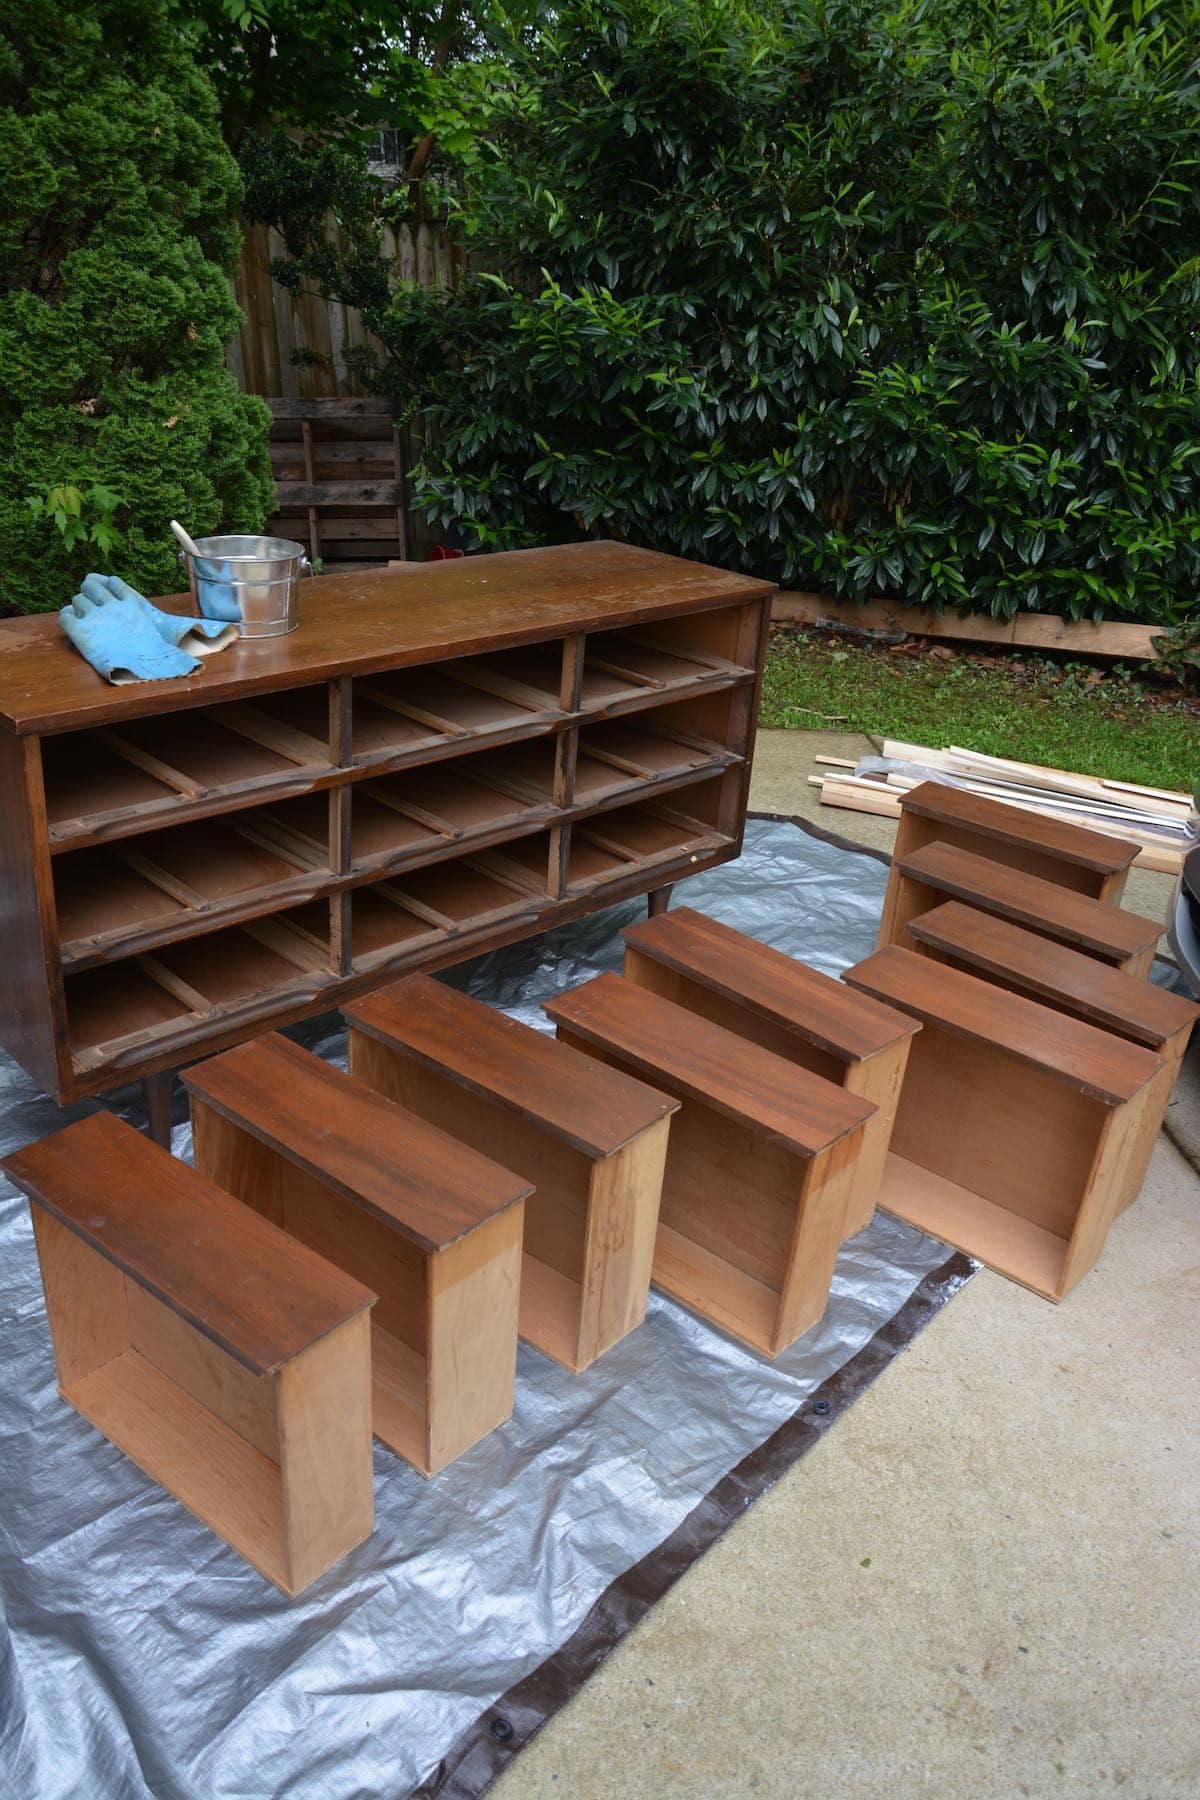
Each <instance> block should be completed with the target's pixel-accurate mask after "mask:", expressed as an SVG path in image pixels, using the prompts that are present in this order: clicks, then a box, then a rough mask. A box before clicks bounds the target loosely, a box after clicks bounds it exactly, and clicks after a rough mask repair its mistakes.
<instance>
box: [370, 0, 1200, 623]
mask: <svg viewBox="0 0 1200 1800" xmlns="http://www.w3.org/2000/svg"><path fill="white" fill-rule="evenodd" d="M1197 46H1200V6H1198V5H1197V4H1196V0H1176V3H1174V4H1170V5H1166V6H1164V7H1162V8H1161V10H1159V9H1156V8H1155V7H1153V6H1152V5H1151V4H1149V0H1123V3H1120V4H1118V0H1091V3H1090V4H1080V3H1078V0H1040V3H1039V4H1038V5H1036V6H1031V5H1030V4H1029V3H1028V0H987V3H986V4H985V3H984V0H890V3H889V4H880V3H879V0H826V3H824V4H821V3H820V0H779V4H777V6H776V7H775V8H774V9H766V8H764V7H762V6H756V5H753V4H750V3H749V0H669V3H666V0H563V4H561V5H559V6H557V7H556V8H555V11H554V14H553V16H552V17H551V18H550V19H549V22H548V23H546V24H545V26H544V27H543V29H542V31H541V32H540V34H539V35H538V36H537V37H536V39H535V40H533V41H531V42H528V43H526V44H522V43H520V42H514V45H513V46H512V49H511V52H510V54H511V57H512V59H513V69H512V73H511V75H510V76H509V78H508V79H507V81H506V82H505V83H504V84H503V85H502V86H501V87H499V88H498V89H497V92H496V94H495V97H494V104H495V107H496V112H495V117H494V122H493V128H492V130H491V132H490V134H489V141H488V144H487V146H485V149H488V150H490V154H485V155H476V156H475V157H474V158H473V159H472V162H471V165H470V168H469V171H468V183H467V192H466V198H465V202H464V217H465V219H466V222H467V226H468V228H469V229H470V231H471V232H472V234H473V241H474V244H475V247H476V249H477V251H478V252H480V253H482V256H483V258H484V260H485V261H486V263H487V265H488V266H490V267H491V268H493V269H502V270H503V271H504V276H503V278H500V277H495V276H491V277H482V278H477V279H475V280H474V281H473V282H472V283H471V284H470V285H469V286H468V287H466V288H464V289H463V290H461V291H460V292H459V293H457V294H456V295H455V296H454V297H453V298H452V299H451V301H450V302H449V303H448V304H442V303H441V302H439V301H437V300H431V299H430V298H429V297H428V296H422V295H420V294H417V293H413V292H411V291H401V292H400V293H398V294H397V295H396V297H395V299H394V301H393V303H392V306H391V310H390V312H389V313H388V315H387V316H386V317H385V318H383V319H382V320H378V321H376V322H377V323H378V325H379V329H380V332H381V335H382V336H383V338H384V340H385V343H386V345H387V348H388V352H389V356H390V358H391V362H390V366H385V367H383V368H381V369H380V371H379V376H378V379H379V381H380V383H381V385H383V386H384V387H385V388H386V389H388V391H392V392H395V393H396V394H397V396H398V397H400V396H403V395H405V394H407V393H411V392H413V391H420V392H422V393H423V394H424V396H425V397H426V399H427V401H428V407H429V411H428V417H429V421H430V425H431V427H432V433H431V446H432V447H431V448H430V449H429V451H428V453H427V456H426V459H425V464H424V467H423V469H422V470H421V471H419V474H418V485H417V494H416V498H417V501H418V503H419V504H421V505H423V506H424V508H425V509H426V511H427V512H428V513H429V515H430V516H433V517H439V518H441V519H442V520H443V521H444V522H446V523H449V522H451V521H453V522H455V523H457V524H458V525H459V526H461V527H462V528H464V529H465V530H466V531H468V532H469V533H470V534H471V535H472V536H473V537H474V539H475V540H476V541H477V542H478V543H479V544H481V545H487V546H500V547H503V546H511V545H519V544H527V543H532V542H538V541H546V540H561V539H564V538H570V537H576V536H581V535H593V534H613V535H617V536H622V537H626V538H629V539H631V540H633V541H635V542H638V543H642V544H650V545H654V546H657V547H659V548H662V549H669V550H676V551H681V552H684V553H688V554H692V555H696V556H701V557H703V558H705V559H707V560H709V561H714V562H720V563H726V564H729V565H733V566H737V567H743V568H750V569H753V570H755V571H757V572H760V573H763V574H771V575H773V576H775V577H776V578H777V579H780V580H782V581H784V582H789V583H794V584H799V585H804V586H815V587H819V588H821V589H823V590H825V591H826V592H829V593H833V594H837V595H842V596H850V597H857V598H867V597H868V596H871V595H874V594H876V593H879V592H880V591H883V592H886V593H888V594H890V595H892V596H895V597H898V598H900V599H903V600H906V601H909V602H913V603H924V604H930V605H933V606H936V607H939V608H941V607H946V606H956V607H962V608H970V607H977V608H980V609H985V610H990V611H992V612H993V613H996V614H999V615H1003V616H1005V617H1008V616H1011V615H1012V614H1013V613H1014V612H1016V611H1018V610H1020V609H1034V610H1042V611H1054V612H1065V613H1068V614H1070V615H1072V616H1075V617H1078V616H1081V615H1085V614H1091V615H1092V616H1095V617H1101V616H1103V615H1105V614H1114V613H1115V614H1126V615H1129V614H1133V615H1136V616H1139V617H1142V618H1147V619H1151V620H1155V621H1158V622H1161V623H1164V624H1169V623H1171V622H1172V621H1174V620H1177V619H1178V618H1180V617H1181V616H1185V615H1186V614H1187V613H1188V612H1189V610H1191V609H1193V608H1194V607H1195V606H1196V595H1197V590H1198V588H1200V256H1198V255H1197V248H1198V246H1197V242H1196V237H1195V219H1196V217H1197V208H1198V204H1200V165H1198V160H1197V146H1198V145H1200V79H1198V70H1197V64H1196V60H1195V58H1196V51H1197Z"/></svg>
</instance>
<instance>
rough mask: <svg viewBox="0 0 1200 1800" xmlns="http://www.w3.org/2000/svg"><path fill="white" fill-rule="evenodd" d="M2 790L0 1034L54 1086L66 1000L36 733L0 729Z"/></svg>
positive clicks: (18, 1057) (58, 1074)
mask: <svg viewBox="0 0 1200 1800" xmlns="http://www.w3.org/2000/svg"><path fill="white" fill-rule="evenodd" d="M0 793H2V794H3V802H2V804H0V1042H3V1044H4V1047H5V1049H6V1050H8V1051H9V1052H10V1053H11V1054H12V1056H13V1057H14V1058H15V1059H16V1061H17V1062H19V1063H20V1064H21V1066H22V1068H24V1069H28V1070H29V1073H30V1074H31V1075H33V1076H34V1077H35V1078H36V1079H37V1080H38V1081H40V1082H41V1084H42V1086H43V1087H46V1088H48V1089H50V1090H51V1092H53V1091H55V1090H56V1089H57V1088H58V1086H59V1083H60V1080H61V1078H62V1076H63V1074H64V1072H65V1071H64V1066H63V1061H62V1053H63V1051H64V1050H65V1045H66V1006H65V1002H64V999H63V983H62V973H61V970H60V968H59V965H58V958H57V955H56V953H55V927H54V884H53V881H52V880H51V875H50V867H49V860H48V858H47V857H46V856H45V855H44V854H43V853H42V849H41V846H42V845H43V844H44V843H45V839H46V805H45V796H44V794H43V791H42V771H41V762H40V758H39V754H38V745H37V743H36V742H35V741H33V740H30V741H29V742H28V743H19V742H17V741H16V740H15V739H13V738H10V737H6V736H5V735H4V734H3V733H0Z"/></svg>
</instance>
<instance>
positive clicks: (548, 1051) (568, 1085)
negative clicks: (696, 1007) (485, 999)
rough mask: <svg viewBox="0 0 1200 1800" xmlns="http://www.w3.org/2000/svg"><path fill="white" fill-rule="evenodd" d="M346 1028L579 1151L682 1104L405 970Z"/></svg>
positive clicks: (353, 1010)
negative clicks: (530, 1121)
mask: <svg viewBox="0 0 1200 1800" xmlns="http://www.w3.org/2000/svg"><path fill="white" fill-rule="evenodd" d="M346 1021H347V1023H348V1024H349V1025H350V1027H351V1029H352V1030H355V1031H360V1032H365V1033H366V1034H367V1035H369V1036H371V1037H374V1038H376V1039H378V1040H379V1042H381V1043H383V1044H385V1045H386V1044H394V1045H397V1046H400V1047H402V1048H403V1050H404V1052H405V1054H406V1055H408V1056H412V1057H414V1058H415V1059H416V1060H417V1061H418V1062H421V1063H423V1064H425V1065H426V1066H428V1067H430V1068H434V1069H437V1070H439V1071H440V1072H442V1073H443V1074H445V1075H447V1076H448V1077H449V1078H450V1079H452V1080H453V1081H455V1082H457V1083H458V1084H460V1085H461V1086H462V1087H463V1088H464V1089H466V1090H467V1091H468V1092H470V1093H475V1094H480V1095H482V1096H483V1097H485V1098H486V1099H488V1100H489V1101H491V1102H492V1103H493V1104H495V1105H497V1106H500V1107H503V1108H504V1109H505V1110H506V1111H509V1112H512V1113H514V1114H516V1115H517V1116H519V1117H527V1118H531V1119H534V1120H536V1122H537V1124H538V1126H539V1127H540V1129H542V1130H543V1131H547V1132H549V1133H550V1134H551V1135H552V1136H555V1137H558V1138H560V1139H561V1140H562V1141H563V1142H564V1143H567V1144H570V1145H571V1147H572V1148H573V1149H576V1150H578V1151H580V1153H581V1154H582V1155H584V1156H589V1157H604V1156H609V1155H611V1154H612V1153H613V1151H615V1150H618V1149H620V1148H621V1146H622V1145H623V1144H627V1143H629V1142H630V1141H631V1140H632V1139H633V1138H635V1137H637V1136H639V1135H640V1134H641V1133H642V1132H643V1131H646V1130H648V1129H649V1127H650V1126H651V1125H652V1124H655V1123H657V1121H658V1120H659V1119H662V1118H665V1117H666V1116H667V1115H668V1114H670V1113H672V1112H675V1111H676V1110H677V1108H678V1102H677V1101H675V1100H672V1099H670V1098H669V1097H667V1096H665V1095H663V1094H661V1093H659V1092H656V1091H655V1089H653V1088H652V1087H647V1086H646V1085H645V1084H644V1083H643V1082H641V1081H635V1080H634V1079H633V1078H632V1077H630V1076H628V1075H622V1074H620V1073H618V1072H617V1071H616V1070H610V1069H605V1068H602V1067H600V1066H599V1065H597V1063H596V1062H595V1061H594V1060H593V1059H592V1058H591V1057H587V1056H583V1055H581V1054H580V1052H579V1051H576V1050H570V1049H568V1048H567V1046H566V1045H564V1044H560V1043H558V1042H556V1040H555V1039H554V1038H551V1037H548V1036H547V1035H546V1034H545V1032H541V1031H534V1030H531V1028H530V1027H529V1026H527V1025H523V1024H521V1023H520V1022H519V1021H518V1020H516V1019H510V1018H509V1017H508V1015H507V1014H506V1013H502V1012H500V1011H498V1010H497V1008H495V1007H492V1006H485V1005H484V1004H483V1003H482V1001H479V1000H475V999H473V998H472V997H471V996H470V995H469V994H464V993H462V992H461V991H460V990H459V989H457V988H452V987H449V986H447V984H446V983H445V982H443V981H434V980H433V979H432V978H431V977H430V976H428V975H410V976H407V977H406V978H405V979H404V980H402V981H397V982H393V983H392V984H391V985H390V986H389V987H386V988H382V989H380V990H379V991H377V992H376V993H374V994H369V995H367V996H366V997H365V998H364V999H362V1000H359V1001H356V1002H352V1003H351V1005H350V1006H348V1007H347V1008H346Z"/></svg>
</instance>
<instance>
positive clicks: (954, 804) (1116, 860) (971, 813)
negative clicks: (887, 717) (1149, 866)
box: [900, 781, 1138, 875]
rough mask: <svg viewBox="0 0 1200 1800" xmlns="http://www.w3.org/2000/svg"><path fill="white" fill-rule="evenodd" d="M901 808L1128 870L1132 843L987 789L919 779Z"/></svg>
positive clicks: (1099, 866)
mask: <svg viewBox="0 0 1200 1800" xmlns="http://www.w3.org/2000/svg"><path fill="white" fill-rule="evenodd" d="M900 807H901V812H902V813H914V814H916V815H917V816H918V817H920V818H923V819H932V820H933V821H934V822H935V823H937V824H945V825H953V826H957V827H960V828H962V829H965V830H969V831H971V832H977V833H978V834H979V835H980V836H981V837H986V838H994V839H995V840H996V841H997V842H998V843H1006V844H1016V845H1019V846H1020V847H1021V849H1022V850H1037V851H1045V852H1047V853H1048V854H1050V855H1052V856H1054V857H1056V858H1058V859H1059V860H1060V861H1062V862H1066V863H1075V864H1078V865H1079V867H1081V868H1084V869H1094V870H1096V871H1097V872H1099V873H1101V874H1106V875H1109V874H1115V873H1116V872H1117V871H1119V870H1121V869H1128V868H1129V867H1130V865H1131V864H1132V862H1133V860H1134V858H1135V856H1136V855H1137V851H1138V847H1137V845H1136V844H1130V843H1126V842H1125V841H1124V840H1123V839H1121V838H1115V837H1110V836H1109V835H1108V834H1107V833H1105V832H1102V831H1089V830H1088V829H1087V828H1086V826H1083V825H1075V824H1072V823H1071V822H1070V821H1068V820H1063V819H1051V818H1047V817H1045V816H1043V815H1042V814H1041V813H1031V812H1028V811H1026V810H1025V809H1024V808H1022V807H1017V806H1007V805H1005V803H1004V802H1003V801H1002V800H993V799H991V798H990V797H989V796H987V795H986V794H971V793H968V792H967V791H966V789H965V788H953V787H949V786H947V785H946V783H945V782H941V781H923V782H922V783H921V785H920V786H919V787H915V788H910V789H909V791H908V792H907V793H906V794H902V795H901V797H900Z"/></svg>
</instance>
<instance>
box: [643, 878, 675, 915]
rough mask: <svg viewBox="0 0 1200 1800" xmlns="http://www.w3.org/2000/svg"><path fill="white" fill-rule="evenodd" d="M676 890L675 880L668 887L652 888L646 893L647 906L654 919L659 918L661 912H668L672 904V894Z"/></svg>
mask: <svg viewBox="0 0 1200 1800" xmlns="http://www.w3.org/2000/svg"><path fill="white" fill-rule="evenodd" d="M674 892H675V883H674V882H673V881H672V882H670V883H669V884H668V886H666V887H660V888H651V889H650V892H649V893H648V894H647V895H646V908H647V911H648V912H649V914H650V917H651V918H652V919H657V917H658V915H659V913H665V912H666V910H667V908H668V906H670V904H671V895H672V894H673V893H674Z"/></svg>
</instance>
